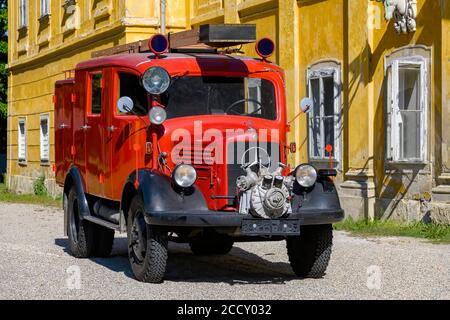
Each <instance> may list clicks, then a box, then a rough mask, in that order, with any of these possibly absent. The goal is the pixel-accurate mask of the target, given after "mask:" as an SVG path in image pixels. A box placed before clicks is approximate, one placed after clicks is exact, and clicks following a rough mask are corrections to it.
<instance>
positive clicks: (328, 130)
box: [308, 68, 341, 164]
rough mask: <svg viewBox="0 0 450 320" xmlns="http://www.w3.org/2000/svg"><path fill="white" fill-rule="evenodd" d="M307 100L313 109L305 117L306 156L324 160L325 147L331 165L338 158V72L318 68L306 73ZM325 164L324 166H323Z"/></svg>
mask: <svg viewBox="0 0 450 320" xmlns="http://www.w3.org/2000/svg"><path fill="white" fill-rule="evenodd" d="M308 87H309V88H308V89H309V96H310V98H311V99H312V100H313V102H314V105H313V108H312V110H311V111H310V112H309V114H308V124H309V155H310V159H311V160H327V161H328V159H329V158H330V154H329V153H328V151H326V150H325V149H326V146H327V145H331V146H332V147H333V151H332V155H331V156H332V158H333V159H334V161H335V163H336V164H337V163H338V162H339V158H340V141H339V137H340V135H341V123H340V122H341V106H340V104H341V103H340V96H341V94H340V90H341V89H340V88H341V84H340V71H339V69H338V68H319V69H312V70H309V72H308ZM327 163H328V162H327Z"/></svg>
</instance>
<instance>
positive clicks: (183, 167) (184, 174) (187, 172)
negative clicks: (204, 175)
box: [173, 164, 197, 188]
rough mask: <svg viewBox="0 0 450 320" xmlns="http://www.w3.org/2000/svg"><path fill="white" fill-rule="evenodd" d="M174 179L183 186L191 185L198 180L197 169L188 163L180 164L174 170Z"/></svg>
mask: <svg viewBox="0 0 450 320" xmlns="http://www.w3.org/2000/svg"><path fill="white" fill-rule="evenodd" d="M173 180H174V181H175V183H176V184H177V185H178V186H180V187H182V188H189V187H191V186H192V185H193V184H194V183H195V181H196V180H197V171H195V169H194V167H193V166H191V165H188V164H180V165H178V166H177V167H176V168H175V170H174V171H173Z"/></svg>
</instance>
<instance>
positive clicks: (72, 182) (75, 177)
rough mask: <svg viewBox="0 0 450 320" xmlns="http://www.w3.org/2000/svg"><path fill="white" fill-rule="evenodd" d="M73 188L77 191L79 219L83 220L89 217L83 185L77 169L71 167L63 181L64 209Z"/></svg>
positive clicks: (65, 228)
mask: <svg viewBox="0 0 450 320" xmlns="http://www.w3.org/2000/svg"><path fill="white" fill-rule="evenodd" d="M73 186H74V187H75V189H76V190H77V198H78V207H79V208H78V210H79V213H80V217H81V218H83V217H85V216H90V215H91V211H90V209H89V204H88V201H87V198H86V194H85V191H84V190H85V187H84V186H85V184H84V181H83V178H82V177H81V174H80V171H79V169H78V168H77V167H75V166H73V167H71V168H70V170H69V172H68V173H67V175H66V179H65V180H64V208H66V206H67V203H66V202H67V197H68V195H69V192H70V189H71V188H72V187H73ZM67 223H68V218H67V210H64V233H65V235H67Z"/></svg>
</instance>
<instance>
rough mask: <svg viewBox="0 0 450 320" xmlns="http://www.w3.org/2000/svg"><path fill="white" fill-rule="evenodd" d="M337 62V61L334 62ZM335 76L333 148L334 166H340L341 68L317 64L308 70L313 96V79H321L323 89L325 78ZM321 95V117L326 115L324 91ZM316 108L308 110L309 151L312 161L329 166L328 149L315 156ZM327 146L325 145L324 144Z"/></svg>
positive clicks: (321, 136)
mask: <svg viewBox="0 0 450 320" xmlns="http://www.w3.org/2000/svg"><path fill="white" fill-rule="evenodd" d="M333 64H336V63H333ZM331 77H332V78H333V81H334V149H333V157H332V160H333V166H334V167H339V164H340V159H341V135H342V108H341V88H342V85H341V69H340V67H338V66H322V67H320V66H315V67H311V68H310V69H309V70H308V74H307V83H308V93H309V97H310V98H313V92H312V86H311V80H314V79H320V80H319V81H320V88H321V89H323V78H331ZM320 95H321V98H320V100H321V104H322V105H321V108H320V113H321V117H324V108H323V91H321V92H320ZM314 116H315V115H314V108H313V109H312V110H310V111H309V112H308V145H309V148H308V151H309V159H310V161H311V162H324V163H325V162H326V164H327V166H329V165H328V164H329V161H330V157H329V156H327V155H326V154H325V153H326V151H325V150H323V151H322V156H319V157H317V156H314V143H313V140H312V139H313V134H314V133H313V128H312V125H311V123H312V119H313V117H314ZM320 138H321V145H324V144H325V143H324V142H325V141H324V140H325V132H324V127H323V120H321V132H320ZM324 147H325V146H324Z"/></svg>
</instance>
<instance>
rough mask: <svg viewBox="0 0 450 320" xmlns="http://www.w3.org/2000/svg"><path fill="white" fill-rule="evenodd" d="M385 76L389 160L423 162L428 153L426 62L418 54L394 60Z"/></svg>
mask: <svg viewBox="0 0 450 320" xmlns="http://www.w3.org/2000/svg"><path fill="white" fill-rule="evenodd" d="M387 77H388V82H387V83H388V86H389V88H388V100H387V101H388V106H387V156H388V160H390V161H394V162H424V161H426V156H427V152H426V150H427V116H426V110H427V101H428V98H427V94H428V93H427V87H428V83H427V82H428V77H427V68H426V63H425V61H424V59H423V58H420V57H419V58H410V59H405V58H402V59H399V60H395V61H393V63H392V65H391V66H390V67H389V69H388V71H387Z"/></svg>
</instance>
